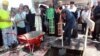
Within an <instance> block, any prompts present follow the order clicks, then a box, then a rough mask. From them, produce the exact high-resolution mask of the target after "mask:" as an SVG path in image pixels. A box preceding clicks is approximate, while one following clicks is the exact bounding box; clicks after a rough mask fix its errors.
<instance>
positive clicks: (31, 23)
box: [23, 5, 35, 32]
mask: <svg viewBox="0 0 100 56" xmlns="http://www.w3.org/2000/svg"><path fill="white" fill-rule="evenodd" d="M23 8H24V11H25V12H26V26H27V32H30V31H35V14H32V13H31V11H30V9H29V7H28V6H27V5H24V7H23Z"/></svg>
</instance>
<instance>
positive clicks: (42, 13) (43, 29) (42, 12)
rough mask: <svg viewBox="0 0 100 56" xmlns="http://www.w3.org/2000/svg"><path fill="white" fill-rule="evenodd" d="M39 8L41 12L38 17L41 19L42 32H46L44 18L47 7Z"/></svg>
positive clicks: (45, 20)
mask: <svg viewBox="0 0 100 56" xmlns="http://www.w3.org/2000/svg"><path fill="white" fill-rule="evenodd" d="M39 8H40V10H41V13H40V17H41V21H42V31H43V32H47V28H46V25H45V22H47V18H46V10H47V7H46V6H44V5H40V7H39Z"/></svg>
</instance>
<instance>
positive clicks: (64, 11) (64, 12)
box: [61, 9, 66, 18]
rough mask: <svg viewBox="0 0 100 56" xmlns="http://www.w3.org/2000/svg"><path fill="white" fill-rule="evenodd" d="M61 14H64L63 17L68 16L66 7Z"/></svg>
mask: <svg viewBox="0 0 100 56" xmlns="http://www.w3.org/2000/svg"><path fill="white" fill-rule="evenodd" d="M61 15H62V17H63V18H64V17H66V10H65V9H64V10H62V12H61Z"/></svg>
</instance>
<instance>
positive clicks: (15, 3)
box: [0, 0, 32, 9]
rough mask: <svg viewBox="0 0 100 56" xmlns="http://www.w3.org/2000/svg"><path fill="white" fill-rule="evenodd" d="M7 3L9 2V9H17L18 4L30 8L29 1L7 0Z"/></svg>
mask: <svg viewBox="0 0 100 56" xmlns="http://www.w3.org/2000/svg"><path fill="white" fill-rule="evenodd" d="M8 1H9V9H10V8H11V7H18V6H19V4H20V3H23V4H24V5H28V6H29V7H32V1H31V0H8ZM0 4H2V0H0Z"/></svg>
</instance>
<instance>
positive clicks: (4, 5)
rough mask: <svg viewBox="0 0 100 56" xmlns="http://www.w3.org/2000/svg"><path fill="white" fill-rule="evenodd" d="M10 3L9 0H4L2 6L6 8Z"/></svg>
mask: <svg viewBox="0 0 100 56" xmlns="http://www.w3.org/2000/svg"><path fill="white" fill-rule="evenodd" d="M8 5H9V2H8V1H7V0H3V1H2V7H3V9H4V10H7V9H8Z"/></svg>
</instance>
